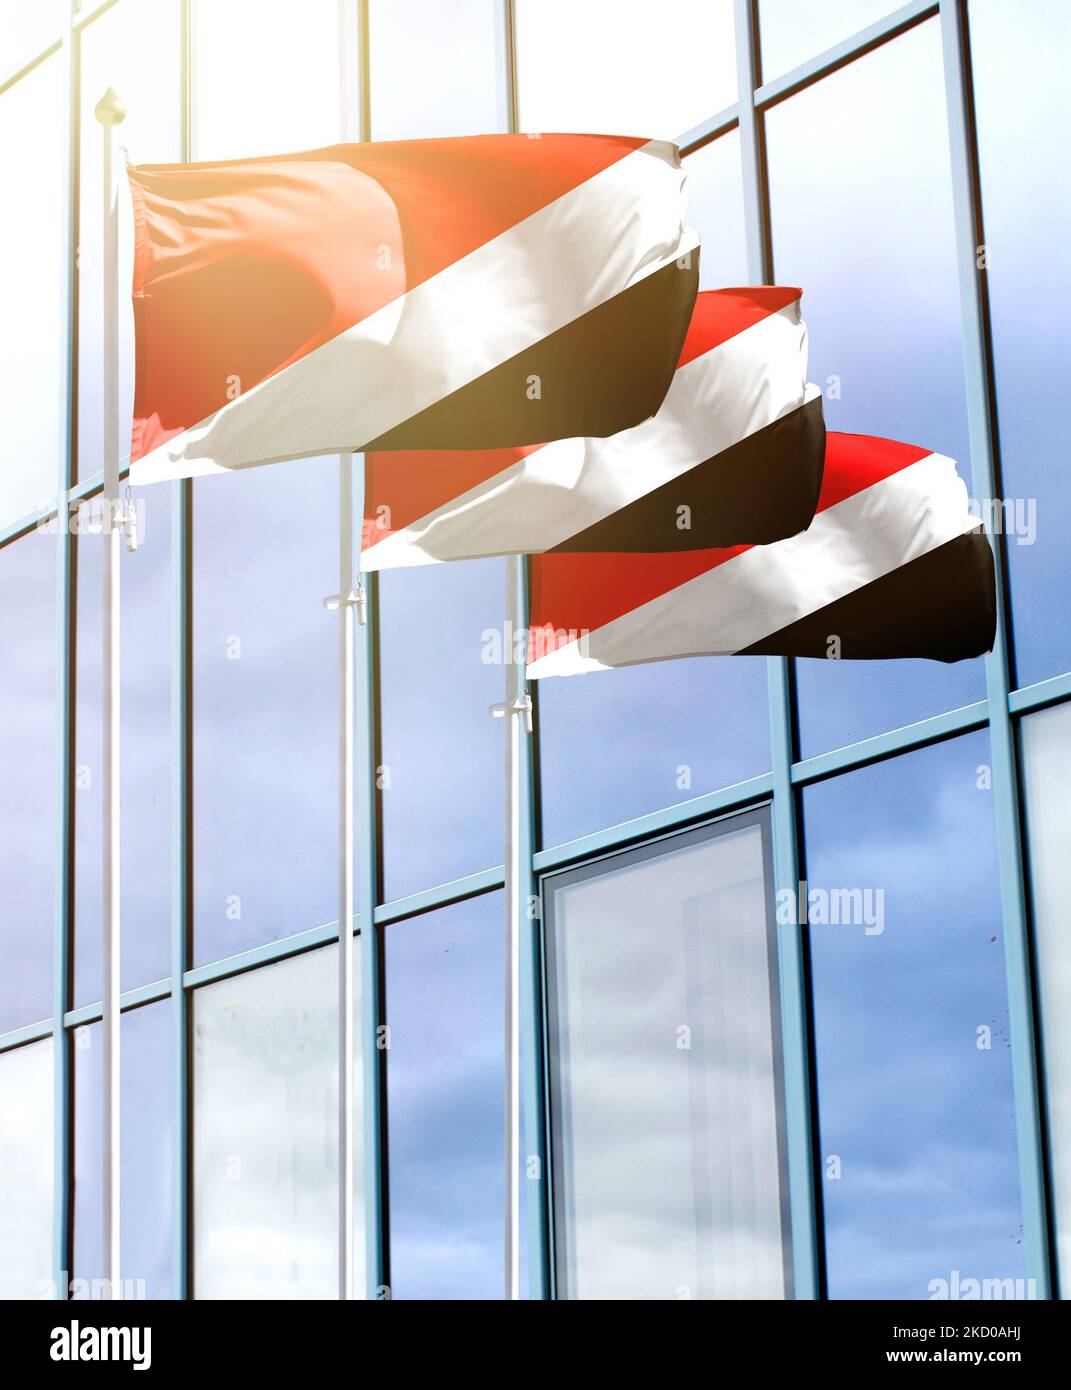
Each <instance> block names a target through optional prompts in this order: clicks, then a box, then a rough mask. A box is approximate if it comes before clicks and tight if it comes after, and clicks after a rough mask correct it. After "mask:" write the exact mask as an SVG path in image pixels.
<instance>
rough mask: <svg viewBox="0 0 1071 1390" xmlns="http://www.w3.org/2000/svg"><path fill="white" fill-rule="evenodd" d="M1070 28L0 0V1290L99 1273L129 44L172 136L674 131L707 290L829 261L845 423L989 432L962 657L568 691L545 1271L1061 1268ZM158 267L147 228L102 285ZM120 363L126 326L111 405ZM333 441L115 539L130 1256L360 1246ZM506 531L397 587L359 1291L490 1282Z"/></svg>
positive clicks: (262, 1273)
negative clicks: (108, 728)
mask: <svg viewBox="0 0 1071 1390" xmlns="http://www.w3.org/2000/svg"><path fill="white" fill-rule="evenodd" d="M1068 51H1071V11H1069V9H1068V7H1067V6H1066V5H1064V4H1062V3H1059V0H1032V2H1031V3H1030V4H1025V5H1024V4H1016V3H1012V0H931V2H930V3H921V0H911V3H907V4H904V5H901V6H899V7H897V6H895V5H894V4H893V0H836V2H835V3H834V0H825V3H823V4H821V5H801V4H798V3H796V0H758V2H757V3H752V0H664V2H663V3H661V4H659V5H657V6H656V5H651V4H643V3H638V2H636V0H618V2H617V3H610V0H579V3H578V0H569V3H565V0H513V3H509V2H508V0H454V3H451V4H449V5H445V4H439V3H435V0H365V2H362V0H342V4H341V5H339V3H338V0H302V3H301V4H296V3H295V4H284V3H278V4H276V3H273V4H264V3H257V0H112V3H110V4H102V5H96V6H91V5H89V4H84V5H83V6H82V7H81V8H79V7H78V6H77V5H71V4H69V3H68V0H40V2H39V3H35V4H33V5H19V6H13V5H12V6H5V7H4V10H3V13H2V15H0V168H2V170H3V175H4V189H5V193H6V208H7V215H6V216H5V217H4V218H3V219H2V220H0V314H2V321H3V326H4V332H3V333H2V334H0V403H2V411H0V1296H3V1297H7V1298H18V1297H41V1296H48V1295H49V1294H50V1293H51V1294H55V1293H56V1292H59V1293H60V1294H61V1295H65V1294H66V1293H67V1292H68V1289H69V1288H70V1292H71V1293H72V1294H73V1295H74V1296H91V1295H92V1293H93V1292H94V1280H98V1279H99V1278H100V1275H101V1264H102V1257H101V1242H102V1174H101V1161H100V1137H99V1130H100V1123H101V1099H100V1090H101V1026H102V1025H101V1021H100V1020H101V1004H100V993H101V987H100V969H101V949H100V930H101V869H100V860H101V804H102V803H101V724H102V671H101V656H100V648H101V616H102V592H101V591H102V584H101V564H102V559H101V543H100V538H99V536H98V535H95V534H94V533H93V531H92V529H91V526H89V525H88V524H86V525H83V524H81V523H82V522H83V521H88V519H89V517H90V514H91V512H92V504H93V499H94V496H95V495H96V494H98V493H99V491H100V488H101V481H102V474H101V443H102V420H101V415H102V412H101V352H100V342H101V325H102V272H101V230H100V228H101V193H100V185H101V153H100V136H99V128H98V127H97V125H96V123H95V121H94V119H93V107H94V105H95V103H96V101H97V99H98V97H99V96H100V95H101V94H102V92H103V91H104V89H105V88H106V87H107V86H109V85H110V86H112V87H114V88H115V89H116V91H117V92H118V93H119V94H120V95H121V97H122V99H123V100H124V102H125V103H126V105H127V108H128V117H127V120H126V122H125V124H124V125H123V127H122V128H121V136H122V140H123V141H124V142H125V144H126V145H127V147H128V149H129V153H130V158H131V159H132V160H134V161H135V162H146V163H148V162H160V161H170V160H197V159H224V158H231V157H238V156H243V155H250V154H263V153H271V152H275V153H282V152H285V151H287V150H294V149H302V148H310V147H315V146H321V145H328V144H332V143H335V142H336V141H338V140H339V139H340V138H341V137H342V134H343V132H344V131H345V130H355V129H356V130H359V131H360V133H361V134H362V135H363V136H364V137H365V138H371V139H394V138H406V137H417V136H427V135H453V134H469V133H477V132H485V131H494V130H507V129H510V128H517V129H523V130H532V131H539V130H553V129H566V130H612V131H621V132H633V131H636V132H641V133H644V134H649V135H652V136H657V137H665V138H672V139H676V140H677V141H678V142H679V143H680V144H681V148H682V151H683V153H684V156H685V162H686V165H687V167H688V169H689V171H690V188H691V193H690V221H691V222H692V223H693V225H695V226H696V227H697V229H698V230H699V232H700V233H701V235H702V239H703V251H702V282H703V284H704V286H707V287H715V286H724V285H733V284H749V283H762V282H768V281H776V282H779V283H791V284H799V285H802V286H803V287H804V291H805V295H804V312H805V315H806V318H807V321H808V324H809V327H810V332H811V369H810V376H811V379H812V380H814V381H816V382H817V383H818V384H819V385H820V386H821V387H822V389H823V391H824V394H825V410H826V418H827V421H828V423H829V425H830V426H831V427H832V428H834V429H839V430H848V431H861V432H867V433H874V434H884V435H889V436H892V437H894V438H901V439H905V440H909V441H912V442H917V443H920V444H925V445H927V446H928V447H931V448H933V449H935V450H938V451H940V452H942V453H945V454H949V455H951V456H953V457H954V458H956V459H957V460H958V462H959V466H960V469H961V471H962V473H963V476H964V478H965V480H966V482H967V484H968V487H969V490H970V493H971V496H972V499H974V501H975V503H976V504H977V506H978V508H979V512H980V514H983V515H984V516H985V518H986V520H987V522H988V523H989V524H990V529H991V531H992V532H993V541H994V546H995V550H996V555H997V562H998V574H999V578H1000V618H999V630H998V637H997V644H996V647H995V650H994V651H993V652H992V653H991V654H990V655H989V656H987V657H985V658H984V659H979V660H976V661H971V662H965V663H961V664H959V665H955V666H949V667H945V666H941V665H939V664H934V663H926V662H921V661H920V662H913V661H902V662H895V663H893V662H885V663H880V662H875V663H858V664H856V665H852V664H850V663H840V662H836V663H834V662H821V661H805V660H800V661H796V662H787V661H782V660H779V659H778V660H773V659H771V660H765V659H762V658H754V657H753V658H710V659H704V660H691V661H678V662H670V663H662V664H658V665H651V666H641V667H636V668H633V669H627V670H620V671H612V672H605V673H599V674H597V675H592V676H588V677H586V678H584V679H579V680H571V681H570V680H563V681H548V682H547V683H546V685H545V688H540V689H538V690H537V691H535V692H534V693H535V721H534V723H535V732H534V734H533V738H532V744H531V759H530V767H529V768H528V769H527V771H528V772H529V773H530V776H528V777H527V778H526V780H525V785H524V786H523V788H522V803H523V806H522V810H523V814H522V825H523V828H524V831H525V835H526V849H527V856H526V857H527V859H528V863H527V865H526V871H525V875H524V876H525V879H526V881H527V880H528V878H529V877H530V886H531V894H530V895H529V897H530V901H528V904H527V907H526V910H525V912H524V922H523V924H522V925H523V943H524V947H525V952H524V980H523V985H524V1003H525V1012H524V1035H523V1043H524V1047H523V1057H522V1082H523V1086H522V1092H523V1099H524V1134H523V1153H524V1173H525V1182H524V1184H523V1187H524V1207H523V1212H524V1222H523V1232H522V1235H523V1251H524V1274H525V1279H524V1282H525V1291H526V1294H527V1296H529V1297H533V1298H538V1297H562V1298H572V1297H579V1298H585V1297H594V1298H621V1297H623V1298H784V1297H794V1298H833V1299H836V1298H872V1299H882V1298H928V1297H931V1296H933V1294H934V1292H935V1290H938V1289H940V1287H941V1283H942V1281H945V1282H946V1283H949V1282H953V1281H954V1280H956V1279H959V1280H962V1279H966V1278H975V1279H978V1280H979V1281H982V1280H989V1281H992V1285H993V1287H997V1286H998V1285H999V1287H1000V1288H1002V1289H1005V1290H1011V1291H1013V1292H1017V1293H1019V1294H1020V1295H1022V1296H1036V1297H1038V1298H1053V1297H1059V1296H1060V1295H1061V1294H1062V1293H1064V1292H1066V1291H1067V1290H1068V1289H1071V1026H1069V1024H1068V1022H1067V1018H1068V1015H1069V1013H1071V946H1069V944H1068V943H1069V925H1071V909H1069V907H1068V904H1069V902H1071V803H1069V800H1068V795H1067V787H1068V785H1069V782H1071V619H1069V617H1068V603H1067V595H1068V592H1069V590H1071V545H1069V544H1068V542H1067V536H1068V534H1069V533H1071V480H1069V475H1068V472H1067V468H1066V462H1067V460H1066V443H1065V439H1066V432H1065V431H1061V428H1060V427H1059V425H1058V418H1059V411H1058V409H1057V407H1058V405H1059V401H1060V400H1061V399H1062V390H1061V388H1062V387H1063V386H1064V385H1065V383H1066V381H1067V371H1068V354H1067V351H1066V346H1065V343H1064V341H1063V339H1064V336H1065V335H1064V333H1063V331H1062V330H1061V329H1060V328H1059V324H1060V323H1061V322H1062V317H1061V315H1062V314H1063V312H1065V311H1066V309H1067V303H1066V300H1067V290H1066V285H1065V284H1064V283H1063V280H1062V278H1061V277H1060V276H1059V275H1058V274H1054V273H1053V270H1052V266H1053V263H1054V259H1055V256H1056V253H1057V250H1058V247H1059V246H1060V245H1062V244H1063V243H1064V241H1065V239H1066V237H1067V234H1068V232H1069V230H1071V227H1069V223H1071V217H1069V202H1071V199H1069V194H1068V184H1067V180H1066V178H1063V177H1061V175H1060V172H1059V170H1060V168H1061V167H1062V162H1063V159H1064V155H1063V142H1062V140H1061V138H1060V134H1059V132H1060V131H1061V130H1062V129H1066V127H1067V124H1068V118H1069V115H1071V112H1069V104H1071V102H1069V96H1068V87H1067V83H1066V78H1065V73H1064V67H1065V61H1066V54H1067V53H1068ZM344 74H348V80H347V81H346V82H345V83H344V82H343V75H344ZM344 90H346V91H348V92H349V93H350V94H351V98H352V101H351V106H350V109H349V110H346V109H344V106H345V104H344V103H343V102H342V100H341V94H342V92H343V91H344ZM130 255H131V247H130V242H129V231H128V230H127V225H126V222H125V219H124V232H123V239H122V245H121V257H122V258H123V259H122V265H121V275H122V276H123V277H124V279H125V277H126V276H127V275H128V274H129V267H130ZM132 360H133V358H132V327H131V324H130V322H128V321H127V320H126V319H125V318H124V319H123V320H122V321H121V324H120V384H121V392H122V397H123V402H124V409H125V410H127V411H128V410H129V407H130V401H131V399H132V390H133V369H132ZM338 467H339V464H338V460H337V459H335V458H325V459H306V460H298V461H295V462H292V463H289V464H280V465H278V466H275V467H272V468H265V469H261V470H254V471H252V472H249V473H246V474H244V475H242V474H238V475H235V476H232V477H229V478H213V479H208V480H199V481H196V482H193V483H188V482H187V483H175V484H166V485H160V486H157V487H155V488H152V489H146V490H145V491H144V492H143V493H139V495H138V501H139V503H140V504H141V506H142V508H143V522H144V526H143V530H144V539H143V544H142V546H141V548H140V549H139V550H138V551H136V552H134V553H131V554H124V556H123V560H122V569H123V612H122V623H123V683H122V702H123V786H122V796H123V815H124V822H123V823H124V831H123V836H124V838H123V864H124V869H123V890H122V912H123V941H122V949H123V956H122V972H123V973H122V988H123V991H124V993H123V999H122V1007H123V1016H122V1042H123V1071H122V1104H123V1141H122V1154H121V1166H122V1181H123V1211H122V1218H123V1227H122V1232H123V1234H122V1265H123V1275H124V1278H125V1279H128V1280H129V1281H130V1285H131V1287H130V1292H131V1293H133V1294H135V1295H137V1294H143V1295H145V1296H148V1297H171V1298H239V1297H241V1298H274V1297H325V1296H326V1297H332V1296H334V1294H335V1292H336V1289H337V1284H336V1280H337V1259H336V1243H337V1220H338V1205H337V1185H336V1184H337V1167H336V1165H337V1161H338V1160H337V1124H338V1120H337V1055H336V1048H337V1044H336V1021H337V1008H336V986H335V974H336V966H335V961H336V952H337V944H335V943H337V940H338V930H339V928H338V921H337V913H338V908H337V786H338V775H339V769H338V753H337V749H338V741H337V740H338V733H337V721H338V710H337V699H338V668H337V660H338V658H337V624H336V623H335V622H333V621H332V619H331V618H330V616H329V615H327V614H325V612H324V610H323V605H322V600H323V598H324V596H325V595H328V594H331V593H332V592H333V591H335V590H336V589H337V536H338V515H337V498H338ZM995 499H996V500H995ZM67 515H73V516H77V517H78V519H79V525H78V526H77V528H72V527H67V526H66V525H65V524H63V523H62V518H64V517H66V516H67ZM506 567H507V562H506V561H504V560H483V561H476V562H469V563H461V564H454V565H444V566H438V567H434V568H429V569H413V570H408V571H398V572H393V573H392V572H386V573H383V574H382V575H381V576H379V577H378V578H373V582H372V583H370V585H369V610H370V611H369V621H368V623H367V625H366V626H364V627H363V628H362V629H361V631H360V639H359V644H358V645H359V651H358V667H359V670H358V682H357V690H358V702H359V706H360V709H359V720H360V734H361V736H360V737H359V739H358V767H357V769H356V775H357V781H358V787H359V798H360V801H359V814H358V825H357V857H358V866H359V867H358V900H359V901H358V906H359V911H358V915H357V918H356V920H355V922H354V923H353V924H352V925H353V929H354V931H355V932H356V933H357V934H358V936H359V938H360V942H359V948H360V949H364V948H366V947H367V946H368V943H369V942H372V943H374V945H375V947H376V949H375V951H374V953H372V955H369V956H368V958H369V959H372V958H373V956H374V959H375V964H376V971H375V974H376V977H377V979H378V990H377V991H376V994H375V997H374V998H370V997H367V996H366V997H364V998H363V999H359V1006H358V1019H357V1026H356V1047H357V1051H358V1057H357V1065H356V1067H355V1072H356V1075H357V1078H358V1090H359V1094H358V1095H357V1097H356V1100H357V1102H358V1105H357V1109H358V1117H359V1123H358V1129H359V1131H360V1132H359V1135H358V1142H357V1151H356V1154H355V1158H356V1165H355V1166H356V1169H357V1174H358V1177H357V1199H356V1202H355V1207H356V1223H357V1228H356V1230H355V1241H356V1246H357V1249H358V1252H359V1264H360V1267H361V1272H362V1273H363V1274H364V1276H365V1277H364V1282H363V1287H362V1292H363V1293H365V1294H366V1295H367V1296H370V1297H387V1296H389V1297H397V1298H418V1297H430V1298H498V1297H500V1296H501V1294H502V1288H503V1275H502V1247H503V1236H504V1230H503V1173H502V1098H503V1075H504V1046H503V1027H502V1012H503V972H504V945H503V937H504V916H505V911H506V906H505V896H506V895H505V894H504V891H503V889H504V881H503V880H504V872H503V868H502V861H503V846H504V839H505V815H506V809H505V795H504V778H503V729H502V723H501V721H496V720H494V719H492V718H491V717H489V712H488V711H489V706H491V705H493V704H495V703H496V702H500V701H502V700H503V698H504V691H505V679H506V678H505V672H504V668H503V666H502V665H501V663H500V662H498V661H495V660H489V659H488V656H487V653H488V650H489V648H490V646H491V645H492V644H490V643H489V635H490V634H494V633H496V632H499V633H500V632H501V631H502V628H503V623H504V619H505V616H506V608H505V605H506V592H507V584H506V577H507V568H506ZM358 994H359V995H360V990H359V991H358ZM69 1280H73V1281H74V1282H73V1285H69V1284H68V1281H69ZM359 1282H360V1281H359ZM1004 1296H1009V1295H1008V1294H1007V1293H1005V1295H1004Z"/></svg>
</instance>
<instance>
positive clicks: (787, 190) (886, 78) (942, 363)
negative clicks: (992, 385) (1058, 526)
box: [767, 21, 984, 755]
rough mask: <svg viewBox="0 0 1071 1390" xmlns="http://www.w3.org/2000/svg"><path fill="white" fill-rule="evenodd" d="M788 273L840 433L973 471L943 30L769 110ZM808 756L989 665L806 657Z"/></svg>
mask: <svg viewBox="0 0 1071 1390" xmlns="http://www.w3.org/2000/svg"><path fill="white" fill-rule="evenodd" d="M767 141H768V148H769V157H770V196H771V202H772V215H773V243H774V274H775V277H776V278H777V279H778V280H779V281H781V282H784V283H787V284H797V285H802V286H803V287H804V299H803V306H804V313H805V315H806V318H807V324H808V328H809V330H810V346H811V367H810V375H811V380H812V381H815V382H817V383H818V385H820V386H822V387H823V388H824V389H825V393H826V401H825V411H826V422H827V424H828V425H829V427H830V428H831V429H834V430H849V431H858V432H860V433H864V434H878V435H887V436H889V437H890V438H893V439H903V440H906V441H907V442H909V443H913V444H922V445H926V446H928V447H929V448H931V449H934V450H936V451H938V452H939V453H943V454H950V455H951V456H952V457H953V458H954V459H956V460H957V462H958V464H959V468H960V472H961V473H962V475H963V477H964V478H965V479H966V480H967V481H968V484H969V480H970V468H969V463H970V460H969V455H968V451H967V428H966V405H965V397H964V385H963V357H962V350H961V345H960V328H959V324H960V307H959V288H958V280H957V272H956V263H955V246H954V238H953V228H952V201H951V197H952V195H951V187H950V184H951V175H950V168H949V156H948V143H947V136H946V114H945V96H944V79H943V73H942V67H941V46H940V32H939V29H938V26H937V23H936V22H935V21H931V22H928V23H926V24H922V25H920V26H919V27H918V28H916V29H913V30H911V31H910V32H909V33H907V34H904V35H903V36H902V37H900V38H898V39H895V40H893V41H892V42H891V43H889V44H887V45H885V46H884V47H883V48H881V49H878V50H877V51H876V52H874V53H872V54H870V55H869V56H867V57H865V58H861V59H860V60H859V61H858V62H856V63H853V64H851V66H849V67H847V68H844V69H842V70H841V71H840V72H837V73H835V74H833V76H831V77H828V78H825V79H824V80H823V81H821V82H819V83H817V84H816V85H815V86H813V87H810V88H808V89H807V90H806V91H803V92H801V93H800V94H799V95H798V96H795V97H793V98H791V99H790V100H788V101H786V102H785V103H784V104H783V105H780V106H777V107H775V108H774V109H773V110H772V111H771V112H770V113H769V116H768V118H767ZM796 672H797V679H798V683H799V694H800V739H801V744H802V751H803V753H804V755H810V754H813V753H820V752H824V751H825V750H826V749H829V748H835V747H838V746H840V745H842V744H846V743H854V742H856V741H857V740H859V739H862V738H867V737H869V736H870V735H872V734H877V733H881V732H882V731H883V730H885V729H889V728H895V727H898V726H900V725H903V724H910V723H912V722H913V721H914V720H917V719H922V718H925V717H926V716H927V715H930V714H935V713H937V712H938V711H939V710H944V709H953V708H955V707H957V706H959V705H966V704H970V703H971V702H972V701H974V700H977V699H980V698H981V697H982V695H983V694H984V681H983V673H982V663H981V661H980V660H979V661H973V662H964V663H960V664H958V665H955V666H943V665H941V664H939V663H937V662H928V661H896V662H855V663H853V662H844V663H841V662H837V663H835V664H833V663H831V662H825V661H820V660H807V661H798V662H797V663H796Z"/></svg>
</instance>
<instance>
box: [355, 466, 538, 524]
mask: <svg viewBox="0 0 1071 1390" xmlns="http://www.w3.org/2000/svg"><path fill="white" fill-rule="evenodd" d="M542 448H543V445H542V444H528V445H521V446H520V447H518V448H516V449H486V450H479V449H435V450H432V451H430V452H425V451H422V450H414V451H407V450H401V449H396V450H393V451H390V452H387V453H377V452H371V453H367V454H365V480H364V536H363V541H362V549H364V550H370V549H371V548H372V547H373V546H374V545H376V544H377V543H378V542H379V541H383V540H386V539H387V537H388V536H389V535H391V534H393V532H395V531H402V530H404V529H405V527H407V526H412V524H413V523H414V522H416V521H419V520H420V518H421V517H424V516H428V515H429V513H431V512H434V511H436V510H437V509H438V508H439V507H441V506H443V505H444V504H445V503H447V502H449V501H451V500H452V499H453V498H455V497H460V496H461V495H462V494H463V493H466V492H468V491H469V490H470V489H471V488H474V487H479V485H480V484H481V483H485V482H486V481H487V480H488V478H493V477H494V476H495V474H496V473H501V472H502V471H503V470H504V469H506V468H510V467H512V466H513V464H515V463H519V462H520V460H521V459H523V458H524V457H525V456H526V455H527V454H533V453H535V451H536V450H537V449H542Z"/></svg>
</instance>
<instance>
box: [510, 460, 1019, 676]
mask: <svg viewBox="0 0 1071 1390" xmlns="http://www.w3.org/2000/svg"><path fill="white" fill-rule="evenodd" d="M532 565H533V571H532V596H531V632H530V639H529V653H530V661H531V664H530V665H529V668H528V675H529V676H531V677H533V678H535V679H538V678H540V677H543V676H561V675H573V674H576V673H578V672H581V671H591V670H599V669H601V668H604V667H613V666H629V665H633V664H635V663H638V662H645V661H661V660H664V659H665V658H667V657H678V656H699V655H715V654H728V653H737V654H749V655H750V654H754V655H759V654H766V655H783V656H817V657H844V658H849V659H852V658H879V657H912V656H914V657H932V658H934V659H936V660H938V661H959V660H961V659H962V658H964V657H970V656H978V655H980V654H981V653H982V652H985V651H988V650H989V648H990V647H991V646H992V645H993V634H994V627H995V621H996V617H995V614H996V600H995V592H994V581H993V556H992V553H991V551H990V548H989V542H988V540H987V539H986V536H985V533H984V530H983V528H982V527H980V526H979V525H978V522H977V518H976V517H974V516H972V514H971V512H970V511H969V508H968V498H967V489H966V487H965V486H964V484H963V482H962V480H961V479H960V477H959V475H958V474H957V473H956V467H955V464H954V463H953V461H952V460H951V459H949V458H944V457H942V456H941V455H940V454H933V453H930V452H929V451H928V450H926V449H919V448H916V447H914V446H912V445H910V444H899V443H896V442H895V441H893V440H890V439H874V438H871V437H869V436H867V435H856V434H832V433H831V434H830V435H829V436H828V442H827V448H826V464H825V476H824V479H823V483H822V493H821V497H820V498H819V502H818V512H817V514H816V516H815V519H814V521H813V522H812V523H811V525H810V527H809V529H808V530H807V531H805V532H803V533H802V534H801V535H798V536H792V537H790V538H789V539H786V540H781V541H777V542H776V543H775V544H773V545H763V546H736V547H733V548H728V549H717V550H707V551H695V552H692V553H690V554H676V555H543V556H538V557H536V558H535V559H534V560H533V561H532Z"/></svg>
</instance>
